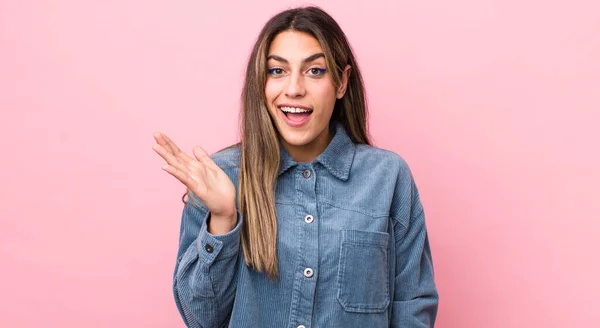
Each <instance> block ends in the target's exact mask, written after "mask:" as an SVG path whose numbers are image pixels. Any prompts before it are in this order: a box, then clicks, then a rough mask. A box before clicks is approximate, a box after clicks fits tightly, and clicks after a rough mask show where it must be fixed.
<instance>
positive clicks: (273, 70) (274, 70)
mask: <svg viewBox="0 0 600 328" xmlns="http://www.w3.org/2000/svg"><path fill="white" fill-rule="evenodd" d="M269 74H270V75H273V76H278V75H281V74H283V69H281V68H278V67H274V68H271V69H269Z"/></svg>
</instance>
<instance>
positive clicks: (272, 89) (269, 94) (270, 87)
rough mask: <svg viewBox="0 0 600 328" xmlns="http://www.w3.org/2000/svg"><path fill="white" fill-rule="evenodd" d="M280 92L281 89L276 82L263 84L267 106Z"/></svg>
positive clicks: (269, 81) (268, 81)
mask: <svg viewBox="0 0 600 328" xmlns="http://www.w3.org/2000/svg"><path fill="white" fill-rule="evenodd" d="M280 91H281V87H280V86H279V83H277V81H273V80H267V83H266V84H265V97H266V98H267V102H269V105H271V103H272V102H273V100H275V98H277V96H279V94H280V93H281V92H280Z"/></svg>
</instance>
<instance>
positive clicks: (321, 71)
mask: <svg viewBox="0 0 600 328" xmlns="http://www.w3.org/2000/svg"><path fill="white" fill-rule="evenodd" d="M325 71H326V70H325V69H324V68H318V67H313V68H311V69H309V70H308V73H309V75H310V76H316V77H319V76H323V74H325Z"/></svg>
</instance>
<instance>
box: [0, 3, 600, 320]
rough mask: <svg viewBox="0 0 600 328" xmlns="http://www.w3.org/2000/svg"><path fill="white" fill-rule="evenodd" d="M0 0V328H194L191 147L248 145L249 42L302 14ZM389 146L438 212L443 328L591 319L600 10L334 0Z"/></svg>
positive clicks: (431, 215)
mask: <svg viewBox="0 0 600 328" xmlns="http://www.w3.org/2000/svg"><path fill="white" fill-rule="evenodd" d="M250 2H253V3H254V2H255V1H221V2H219V1H157V0H152V1H148V0H144V1H141V0H140V1H134V0H120V1H78V0H62V1H48V0H39V1H30V0H19V1H9V0H0V151H1V155H0V158H1V160H0V168H1V169H0V327H41V326H43V327H183V323H182V321H181V319H180V317H179V314H178V312H177V309H176V307H175V304H174V301H173V297H172V293H171V282H172V280H171V279H172V272H173V266H174V261H175V253H176V251H177V249H176V248H177V240H178V232H179V220H180V213H181V203H180V196H181V194H182V192H183V188H182V186H181V185H180V184H179V183H178V182H177V181H176V180H175V179H173V178H171V177H170V176H168V175H167V174H166V173H164V172H163V171H162V170H161V169H160V166H161V164H162V162H161V159H160V158H159V157H158V156H157V155H156V154H155V153H154V152H153V151H152V150H151V146H152V144H153V139H152V133H153V132H154V131H157V130H160V131H163V132H166V133H167V134H169V135H170V136H171V137H172V138H173V139H174V140H175V141H176V142H179V144H180V145H181V146H182V148H184V149H185V150H188V151H189V150H191V148H192V147H193V146H195V145H202V146H204V147H205V148H207V149H208V150H209V151H211V152H212V151H216V150H218V149H220V148H222V147H224V146H226V145H228V144H230V143H232V142H234V141H236V139H237V127H238V121H237V115H238V99H239V93H240V88H241V83H242V75H243V68H244V65H245V62H246V59H247V56H248V54H249V51H250V47H251V45H252V43H253V41H254V39H255V37H256V36H257V34H258V31H259V29H260V28H261V27H262V25H263V24H264V22H265V21H266V20H267V19H268V18H269V17H270V16H271V15H272V14H274V13H276V12H277V11H279V10H281V9H285V8H288V7H289V6H291V5H294V4H299V3H297V2H284V1H281V0H261V1H258V3H257V4H250ZM317 4H318V5H320V6H322V7H323V8H324V9H326V10H327V11H329V12H330V13H331V14H332V15H333V16H334V17H335V18H336V19H337V20H338V22H339V23H340V25H342V27H343V28H344V30H345V31H346V33H347V35H348V37H349V39H350V41H351V43H352V44H353V46H354V48H355V50H356V53H357V56H358V59H359V63H360V64H361V66H362V69H363V73H364V76H365V80H366V85H367V88H368V89H367V90H368V95H369V100H370V105H371V121H370V122H371V133H372V135H373V138H374V140H375V142H376V145H377V146H380V147H384V148H389V149H392V150H394V151H396V152H398V153H400V154H401V155H402V156H403V157H404V158H405V159H406V160H407V161H408V163H409V164H410V166H411V167H412V169H413V172H414V174H415V177H416V179H417V183H418V185H419V187H420V190H421V194H422V199H423V202H424V205H425V207H426V213H427V220H428V227H429V231H430V238H431V244H432V249H433V253H434V260H435V265H436V276H437V283H438V286H439V291H440V294H441V304H440V311H439V317H438V325H437V327H478V328H479V327H486V328H494V327H498V328H500V327H502V328H505V327H591V326H594V325H597V322H598V321H599V320H600V314H599V313H600V311H598V309H597V307H598V305H599V304H600V303H599V301H598V297H599V294H600V282H599V279H598V277H600V264H599V260H598V259H599V256H598V253H597V252H598V250H600V243H599V241H598V240H599V239H600V221H599V219H600V215H599V213H600V197H599V192H598V186H599V185H600V169H599V167H600V151H599V150H598V148H600V147H599V143H600V142H599V141H600V132H599V130H600V127H599V126H598V125H599V123H600V14H599V13H600V2H598V1H595V0H587V1H586V0H573V1H541V0H527V1H522V0H483V1H482V0H457V1H445V0H432V1H422V0H404V1H386V0H369V1H354V2H352V3H350V2H348V1H341V0H340V1H322V2H318V3H317Z"/></svg>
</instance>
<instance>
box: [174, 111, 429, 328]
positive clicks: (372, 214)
mask: <svg viewBox="0 0 600 328" xmlns="http://www.w3.org/2000/svg"><path fill="white" fill-rule="evenodd" d="M331 131H332V133H335V134H334V137H333V139H332V141H331V142H330V144H329V145H328V146H327V148H326V149H325V151H324V152H323V153H322V154H321V155H319V156H318V157H317V158H316V159H315V160H314V161H313V162H312V163H297V162H295V161H294V160H293V159H292V158H291V157H290V155H289V154H288V153H287V152H286V151H285V149H283V147H282V148H281V149H282V152H281V166H280V171H279V176H278V180H277V187H276V195H275V202H276V214H277V234H278V235H277V256H278V261H279V278H278V279H277V280H275V281H273V280H270V279H269V278H268V277H267V276H266V274H264V273H257V272H255V271H253V270H252V269H251V268H249V267H247V266H246V265H245V263H244V258H243V255H242V251H241V243H240V232H241V226H242V224H244V223H243V222H244V218H243V217H242V216H241V215H240V213H239V211H238V221H237V225H236V227H235V228H234V229H233V230H232V231H230V232H229V233H227V234H224V235H211V234H210V233H209V232H208V231H207V224H206V222H207V219H208V218H209V215H210V213H209V211H208V210H207V208H206V207H205V206H204V205H203V204H202V202H201V201H200V200H199V199H198V198H197V197H196V196H195V195H190V197H193V198H194V200H195V201H196V202H197V203H198V204H199V206H198V205H193V204H192V203H191V202H187V203H186V205H185V206H184V209H183V214H182V222H181V231H180V244H179V251H178V254H177V263H176V267H175V273H174V283H173V291H174V294H175V301H176V304H177V308H178V309H179V311H180V313H181V315H182V317H183V319H184V321H185V323H186V325H187V326H188V327H203V328H213V327H219V328H220V327H261V328H265V327H277V328H282V327H287V328H310V327H370V328H374V327H433V326H434V322H435V318H436V314H437V307H438V293H437V289H436V286H435V282H434V273H433V263H432V257H431V251H430V248H429V241H428V238H427V230H426V226H425V218H424V214H423V207H422V206H421V202H420V200H419V194H418V191H417V187H416V186H415V182H414V179H413V177H412V175H411V172H410V170H409V168H408V166H407V164H406V162H405V161H403V160H402V159H401V157H400V156H398V155H397V154H395V153H393V152H391V151H387V150H383V149H379V148H375V147H373V146H369V145H358V144H354V143H353V142H352V141H351V139H350V138H349V136H348V135H347V133H346V132H345V129H344V128H343V126H342V125H341V124H339V123H336V122H332V130H331ZM212 159H213V160H214V161H215V163H216V164H217V165H219V167H221V168H223V170H224V171H225V173H227V175H228V176H229V177H230V178H231V180H232V181H233V183H234V186H235V187H236V189H237V188H238V186H237V181H238V174H239V159H240V150H239V148H235V147H234V148H229V149H227V150H224V151H221V152H219V153H216V154H214V155H212ZM256 169H260V168H256Z"/></svg>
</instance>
